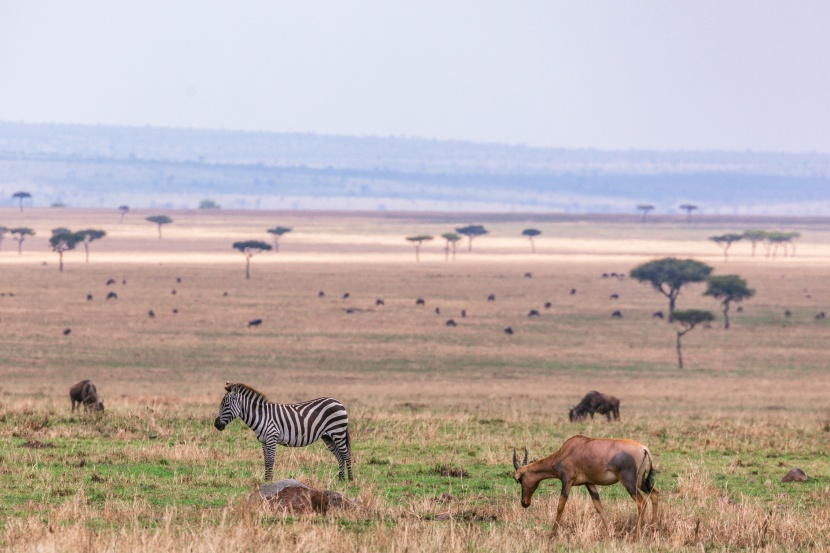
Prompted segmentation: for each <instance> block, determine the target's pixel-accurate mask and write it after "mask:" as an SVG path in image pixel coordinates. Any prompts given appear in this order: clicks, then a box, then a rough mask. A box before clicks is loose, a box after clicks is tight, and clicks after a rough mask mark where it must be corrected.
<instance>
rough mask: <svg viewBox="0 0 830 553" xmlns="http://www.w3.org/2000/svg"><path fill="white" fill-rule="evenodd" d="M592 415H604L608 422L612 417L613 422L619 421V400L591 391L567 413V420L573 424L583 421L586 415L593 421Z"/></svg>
mask: <svg viewBox="0 0 830 553" xmlns="http://www.w3.org/2000/svg"><path fill="white" fill-rule="evenodd" d="M594 413H599V414H600V415H605V416H606V418H607V419H608V420H609V421H610V420H611V417H612V416H613V417H614V420H620V400H619V399H617V398H615V397H614V396H612V395H608V394H603V393H601V392H597V391H596V390H593V391H591V392H588V393H587V394H585V397H583V398H582V401H580V402H579V405H577V406H576V407H572V408H571V409H570V411H568V419H570V421H571V422H574V421H578V420H582V419H584V418H585V416H586V415H591V419H593V418H594Z"/></svg>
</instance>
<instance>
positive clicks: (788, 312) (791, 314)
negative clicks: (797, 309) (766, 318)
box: [784, 309, 793, 317]
mask: <svg viewBox="0 0 830 553" xmlns="http://www.w3.org/2000/svg"><path fill="white" fill-rule="evenodd" d="M784 316H785V317H792V316H793V312H792V311H790V310H789V309H787V310H786V311H784Z"/></svg>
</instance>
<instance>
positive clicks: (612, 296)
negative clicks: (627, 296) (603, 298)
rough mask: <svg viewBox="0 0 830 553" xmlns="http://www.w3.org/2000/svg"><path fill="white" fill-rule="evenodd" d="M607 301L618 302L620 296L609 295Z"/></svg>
mask: <svg viewBox="0 0 830 553" xmlns="http://www.w3.org/2000/svg"><path fill="white" fill-rule="evenodd" d="M608 299H609V300H618V299H620V295H619V294H611V295H610V296H608Z"/></svg>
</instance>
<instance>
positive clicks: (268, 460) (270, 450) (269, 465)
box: [262, 443, 277, 482]
mask: <svg viewBox="0 0 830 553" xmlns="http://www.w3.org/2000/svg"><path fill="white" fill-rule="evenodd" d="M276 452H277V444H269V443H264V444H262V457H263V459H264V461H265V481H266V482H270V481H271V480H273V479H274V455H276Z"/></svg>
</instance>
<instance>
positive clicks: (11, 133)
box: [0, 122, 830, 215]
mask: <svg viewBox="0 0 830 553" xmlns="http://www.w3.org/2000/svg"><path fill="white" fill-rule="evenodd" d="M18 190H25V191H28V192H31V193H32V196H33V201H34V203H35V205H40V206H48V205H51V204H53V203H58V202H60V203H64V204H66V205H68V206H71V207H115V206H118V205H120V204H128V205H130V206H132V207H134V208H137V207H158V208H163V207H169V208H195V207H196V206H197V205H198V204H199V201H200V200H202V199H205V198H210V199H212V200H214V201H216V202H217V203H218V204H220V205H222V206H223V207H227V208H247V209H354V210H357V209H360V210H408V211H413V210H414V211H425V210H438V211H484V212H495V211H500V212H565V213H635V212H636V205H637V204H641V203H647V204H653V205H654V206H655V210H654V213H655V214H660V213H663V214H667V213H670V214H676V213H679V210H678V206H679V205H680V204H683V203H692V204H695V205H698V206H699V208H700V209H699V211H698V213H701V214H703V213H709V214H729V213H736V214H750V215H767V214H770V215H772V214H777V215H822V214H828V215H830V155H823V154H780V153H753V152H716V151H711V152H652V151H599V150H561V149H545V148H531V147H525V146H508V145H501V144H476V143H470V142H455V141H438V140H424V139H417V138H395V137H388V138H383V137H350V136H326V135H314V134H299V133H259V132H241V131H209V130H188V129H161V128H151V127H110V126H82V125H51V124H21V123H3V122H0V205H15V201H14V200H13V199H12V197H11V196H12V194H13V193H14V192H16V191H18Z"/></svg>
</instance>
